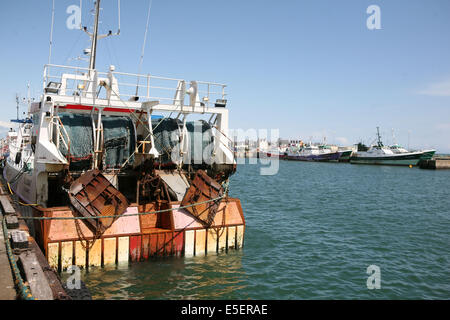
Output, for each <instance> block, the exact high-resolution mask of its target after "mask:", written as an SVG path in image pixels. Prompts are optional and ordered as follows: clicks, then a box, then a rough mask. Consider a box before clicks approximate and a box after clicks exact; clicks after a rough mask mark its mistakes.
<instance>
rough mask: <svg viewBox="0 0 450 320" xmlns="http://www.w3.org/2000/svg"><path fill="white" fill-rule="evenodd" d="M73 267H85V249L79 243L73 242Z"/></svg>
mask: <svg viewBox="0 0 450 320" xmlns="http://www.w3.org/2000/svg"><path fill="white" fill-rule="evenodd" d="M75 265H76V266H78V267H80V268H85V267H86V249H85V248H84V247H83V245H82V244H81V241H76V242H75Z"/></svg>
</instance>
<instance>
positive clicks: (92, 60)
mask: <svg viewBox="0 0 450 320" xmlns="http://www.w3.org/2000/svg"><path fill="white" fill-rule="evenodd" d="M99 15H100V0H97V1H96V2H95V22H94V33H93V34H92V36H91V38H92V39H91V40H92V44H91V57H90V60H89V71H91V70H94V69H95V56H96V53H97V36H98V17H99Z"/></svg>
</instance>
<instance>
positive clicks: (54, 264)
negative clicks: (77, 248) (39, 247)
mask: <svg viewBox="0 0 450 320" xmlns="http://www.w3.org/2000/svg"><path fill="white" fill-rule="evenodd" d="M47 260H48V264H49V265H50V267H51V268H53V269H55V270H58V260H59V243H57V242H55V243H49V244H48V245H47Z"/></svg>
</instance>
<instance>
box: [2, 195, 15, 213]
mask: <svg viewBox="0 0 450 320" xmlns="http://www.w3.org/2000/svg"><path fill="white" fill-rule="evenodd" d="M0 204H1V206H2V209H3V213H4V214H5V215H8V214H14V213H16V210H15V209H14V207H13V206H12V204H11V202H10V201H9V196H8V195H0Z"/></svg>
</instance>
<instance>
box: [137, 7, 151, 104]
mask: <svg viewBox="0 0 450 320" xmlns="http://www.w3.org/2000/svg"><path fill="white" fill-rule="evenodd" d="M152 2H153V1H152V0H150V2H149V4H148V12H147V24H146V27H145V33H144V42H143V43H142V52H141V58H140V61H139V71H138V74H141V71H142V62H144V54H145V42H146V41H147V32H148V25H149V22H150V10H151V8H152ZM139 78H140V77H139V76H138V78H137V83H136V97H137V96H138V93H139Z"/></svg>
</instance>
